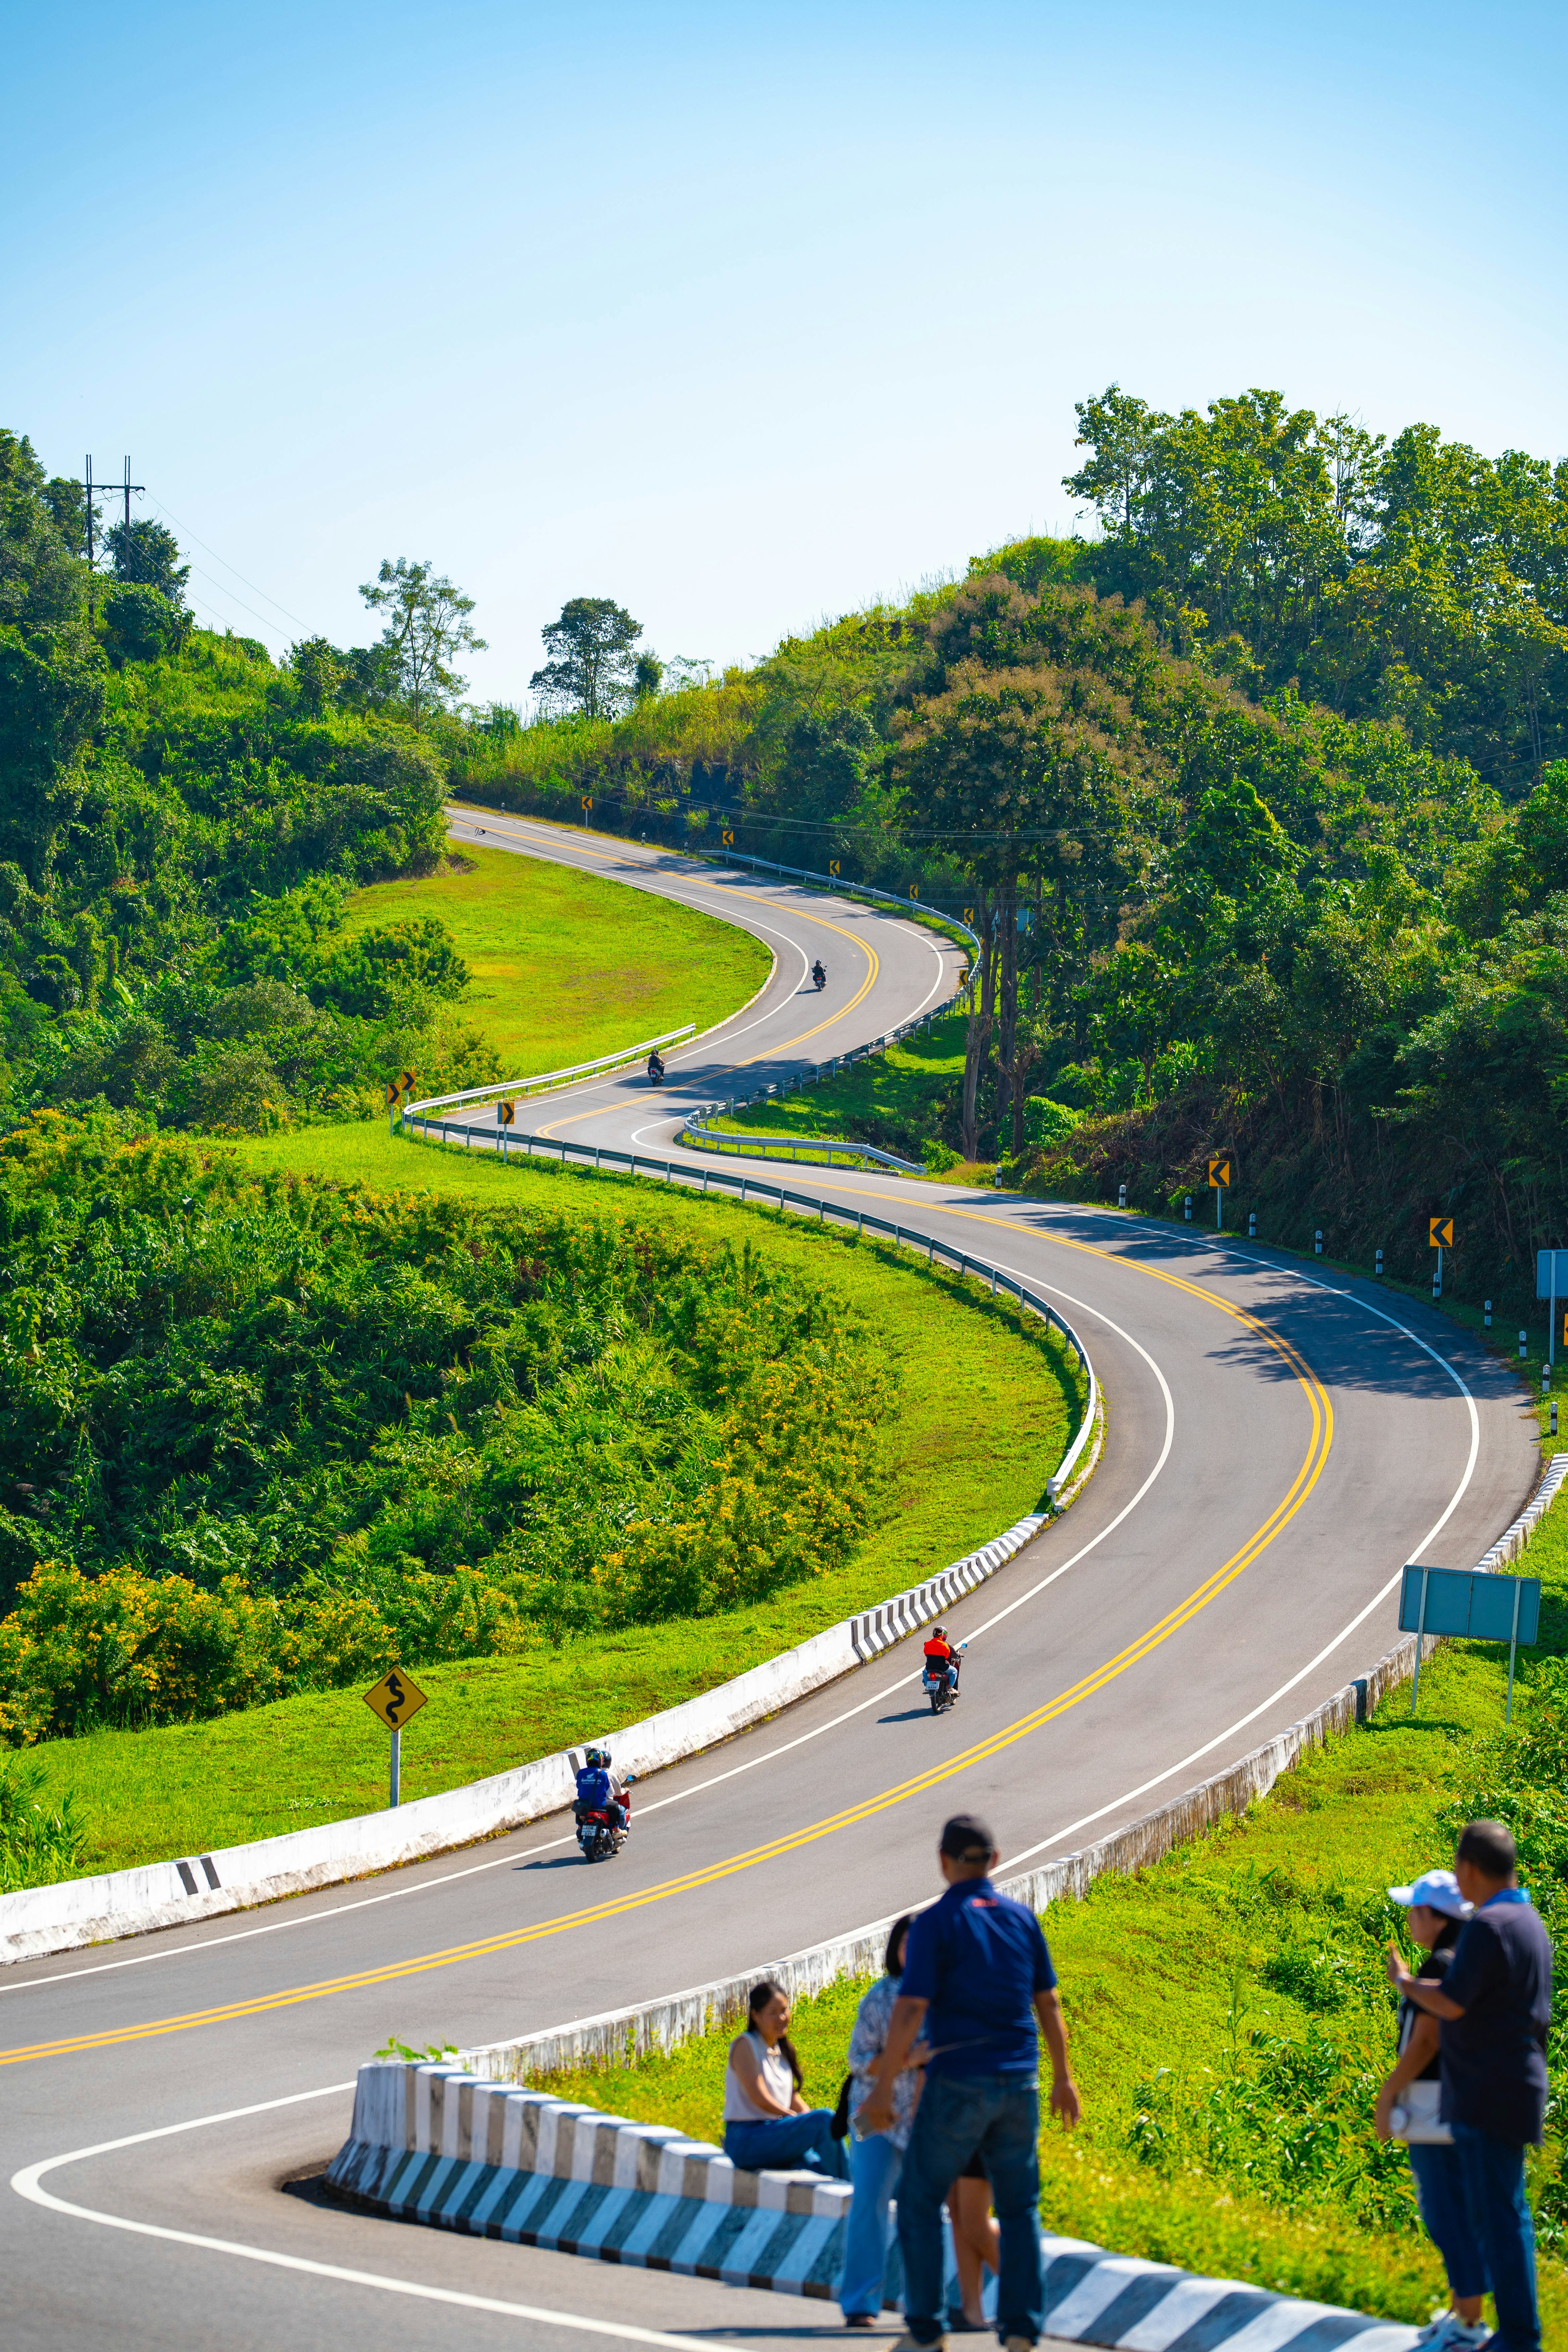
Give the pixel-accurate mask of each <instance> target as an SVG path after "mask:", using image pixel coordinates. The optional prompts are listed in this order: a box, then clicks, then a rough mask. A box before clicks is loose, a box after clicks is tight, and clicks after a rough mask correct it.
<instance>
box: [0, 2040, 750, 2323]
mask: <svg viewBox="0 0 1568 2352" xmlns="http://www.w3.org/2000/svg"><path fill="white" fill-rule="evenodd" d="M353 2087H354V2086H353V2084H352V2083H329V2084H326V2086H325V2087H324V2088H323V2089H321V2090H319V2091H296V2092H295V2093H294V2094H293V2095H292V2096H290V2097H289V2098H286V2099H262V2100H260V2101H259V2102H258V2104H257V2105H255V2106H250V2107H226V2108H225V2110H224V2111H223V2113H222V2114H221V2115H216V2116H192V2118H191V2119H190V2121H189V2122H188V2123H183V2124H165V2125H163V2127H162V2128H161V2129H160V2130H157V2131H144V2132H132V2133H131V2134H129V2135H128V2137H126V2138H124V2139H104V2140H100V2141H99V2142H98V2144H97V2146H96V2147H76V2148H72V2149H71V2150H70V2152H69V2154H68V2155H66V2156H51V2157H47V2158H45V2159H44V2161H43V2162H42V2163H41V2164H29V2165H25V2166H24V2167H23V2168H22V2169H21V2170H20V2171H18V2172H14V2173H13V2174H12V2175H11V2186H12V2188H13V2189H15V2190H16V2194H17V2196H18V2197H25V2198H26V2200H27V2201H28V2203H29V2204H31V2205H41V2206H43V2207H44V2208H45V2209H46V2210H47V2211H49V2212H51V2213H64V2214H65V2215H67V2216H68V2219H70V2220H71V2221H96V2222H97V2223H98V2224H99V2226H100V2228H101V2229H105V2230H127V2231H130V2232H131V2233H132V2236H133V2237H138V2238H157V2239H160V2240H162V2242H163V2244H165V2245H170V2246H195V2247H196V2248H197V2249H198V2250H199V2251H200V2252H204V2253H212V2254H233V2255H237V2256H238V2258H239V2259H240V2261H242V2262H247V2263H268V2265H269V2266H270V2267H271V2268H273V2269H275V2270H283V2271H295V2272H302V2273H304V2275H305V2276H306V2277H307V2278H319V2279H333V2280H335V2281H337V2282H338V2283H339V2284H341V2285H344V2286H368V2287H374V2289H375V2290H376V2292H377V2293H378V2294H406V2295H413V2296H415V2297H416V2299H417V2300H418V2301H420V2302H423V2303H445V2304H449V2305H454V2306H456V2308H457V2309H458V2310H459V2311H493V2312H497V2313H499V2314H500V2316H501V2317H502V2318H504V2319H527V2320H531V2321H532V2322H533V2323H534V2325H535V2326H545V2327H565V2328H569V2329H571V2330H573V2331H574V2333H575V2334H578V2335H583V2336H611V2337H613V2338H614V2339H615V2340H616V2342H617V2343H621V2344H648V2345H654V2346H656V2347H668V2352H713V2347H712V2345H711V2343H710V2342H704V2341H703V2340H702V2339H700V2337H697V2336H668V2335H665V2334H662V2333H661V2332H660V2331H659V2330H658V2328H655V2327H634V2326H630V2325H629V2324H627V2323H626V2322H625V2321H622V2320H615V2319H585V2318H584V2316H583V2315H582V2314H581V2313H580V2312H575V2311H552V2310H551V2309H550V2307H549V2306H548V2305H545V2304H538V2303H509V2302H502V2301H501V2300H500V2298H499V2297H498V2296H496V2295H489V2294H462V2293H461V2292H460V2291H459V2290H458V2289H457V2288H455V2287H445V2286H425V2285H423V2284H420V2283H419V2282H418V2281H417V2280H415V2279H399V2278H388V2277H386V2276H385V2274H384V2273H382V2272H379V2271H360V2270H351V2269H349V2268H348V2267H347V2265H346V2264H344V2263H317V2262H311V2261H310V2259H309V2257H308V2256H306V2255H304V2254H283V2253H278V2252H274V2250H273V2249H272V2248H271V2247H270V2246H249V2245H247V2244H246V2243H245V2242H244V2241H243V2240H241V2239H237V2238H207V2237H203V2236H201V2235H200V2234H199V2233H198V2232H197V2231H195V2230H169V2229H165V2228H164V2227H163V2224H162V2223H161V2222H157V2221H132V2220H131V2219H130V2218H129V2216H128V2215H126V2214H123V2213H100V2212H98V2211H97V2210H95V2209H94V2208H93V2207H92V2206H90V2205H77V2204H73V2203H72V2202H71V2200H69V2199H68V2198H66V2197H57V2196H56V2195H55V2194H54V2191H53V2190H52V2189H46V2188H45V2187H44V2186H43V2180H44V2176H45V2174H46V2173H49V2172H58V2170H59V2168H60V2167H61V2166H62V2165H66V2164H84V2163H85V2162H86V2161H87V2159H88V2158H89V2157H93V2156H112V2155H114V2154H116V2153H117V2152H118V2151H119V2150H120V2149H121V2148H123V2147H145V2145H146V2144H147V2142H148V2141H149V2140H154V2139H169V2138H172V2137H174V2135H175V2134H176V2133H179V2132H188V2131H202V2130H204V2129H205V2127H206V2126H208V2125H211V2124H227V2123H237V2122H238V2121H239V2120H240V2119H241V2118H242V2117H244V2116H265V2115H270V2114H271V2113H273V2112H274V2111H275V2110H276V2109H277V2108H279V2107H294V2106H298V2105H300V2103H301V2102H302V2101H304V2100H307V2099H326V2098H331V2096H333V2095H334V2094H341V2093H343V2092H347V2091H352V2090H353Z"/></svg>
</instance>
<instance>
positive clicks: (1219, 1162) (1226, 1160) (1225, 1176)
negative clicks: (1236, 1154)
mask: <svg viewBox="0 0 1568 2352" xmlns="http://www.w3.org/2000/svg"><path fill="white" fill-rule="evenodd" d="M1209 1182H1210V1183H1211V1184H1212V1185H1213V1186H1214V1229H1215V1233H1216V1234H1217V1233H1218V1232H1219V1231H1220V1219H1221V1215H1222V1204H1223V1202H1224V1200H1225V1196H1226V1192H1227V1191H1228V1190H1229V1187H1230V1154H1229V1152H1228V1151H1222V1152H1219V1153H1217V1154H1216V1155H1215V1157H1214V1158H1213V1159H1212V1160H1210V1161H1209Z"/></svg>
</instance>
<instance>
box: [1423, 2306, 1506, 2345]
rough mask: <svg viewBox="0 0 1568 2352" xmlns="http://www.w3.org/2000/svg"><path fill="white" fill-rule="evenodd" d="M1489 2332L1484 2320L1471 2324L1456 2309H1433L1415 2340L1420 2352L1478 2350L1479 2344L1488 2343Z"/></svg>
mask: <svg viewBox="0 0 1568 2352" xmlns="http://www.w3.org/2000/svg"><path fill="white" fill-rule="evenodd" d="M1491 2334H1492V2331H1491V2329H1490V2328H1489V2327H1488V2326H1486V2324H1485V2322H1484V2321H1479V2320H1478V2321H1477V2322H1476V2323H1475V2324H1474V2325H1473V2326H1472V2325H1471V2324H1470V2322H1469V2321H1468V2320H1464V2319H1461V2318H1460V2317H1459V2315H1458V2312H1457V2311H1435V2312H1434V2313H1433V2314H1432V2316H1431V2318H1430V2319H1429V2320H1428V2321H1427V2323H1426V2326H1425V2327H1424V2328H1423V2329H1422V2330H1421V2333H1420V2335H1419V2336H1417V2337H1416V2338H1415V2341H1416V2344H1417V2345H1418V2346H1419V2347H1420V2352H1479V2347H1481V2345H1483V2344H1489V2343H1490V2341H1491Z"/></svg>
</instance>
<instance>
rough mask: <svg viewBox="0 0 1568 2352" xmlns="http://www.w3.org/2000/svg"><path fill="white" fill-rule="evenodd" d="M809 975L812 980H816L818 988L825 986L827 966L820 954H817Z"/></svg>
mask: <svg viewBox="0 0 1568 2352" xmlns="http://www.w3.org/2000/svg"><path fill="white" fill-rule="evenodd" d="M811 976H812V978H813V980H815V981H816V985H817V987H818V988H819V989H822V988H826V985H827V966H826V964H825V963H824V962H823V961H822V959H821V957H820V956H818V958H817V960H816V962H815V963H814V964H813V965H812V967H811Z"/></svg>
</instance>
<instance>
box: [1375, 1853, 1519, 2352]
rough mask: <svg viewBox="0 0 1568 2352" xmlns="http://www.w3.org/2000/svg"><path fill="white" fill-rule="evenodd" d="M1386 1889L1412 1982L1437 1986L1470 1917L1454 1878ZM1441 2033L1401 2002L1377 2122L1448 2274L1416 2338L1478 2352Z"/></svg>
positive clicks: (1472, 2249) (1474, 2278)
mask: <svg viewBox="0 0 1568 2352" xmlns="http://www.w3.org/2000/svg"><path fill="white" fill-rule="evenodd" d="M1388 1893H1389V1898H1390V1900H1391V1901H1392V1902H1394V1903H1397V1904H1399V1905H1401V1906H1403V1907H1404V1909H1405V1911H1407V1912H1408V1914H1409V1924H1410V1933H1411V1935H1412V1936H1413V1937H1414V1938H1415V1941H1416V1943H1418V1944H1423V1945H1425V1947H1426V1958H1425V1959H1424V1960H1423V1961H1422V1963H1421V1966H1420V1967H1419V1968H1418V1969H1416V1971H1415V1976H1416V1981H1417V1982H1418V1983H1423V1984H1439V1985H1440V1984H1441V1983H1442V1982H1443V1980H1444V1979H1445V1978H1446V1977H1447V1973H1448V1970H1449V1969H1450V1968H1451V1966H1452V1965H1453V1959H1454V1948H1455V1947H1456V1945H1457V1944H1458V1940H1459V1937H1460V1935H1461V1933H1462V1932H1463V1929H1464V1924H1465V1921H1466V1920H1467V1919H1468V1917H1469V1916H1470V1906H1469V1905H1468V1903H1467V1902H1466V1900H1465V1898H1464V1896H1463V1895H1461V1894H1460V1892H1459V1882H1458V1879H1457V1878H1456V1877H1455V1875H1454V1874H1453V1872H1452V1871H1451V1870H1424V1871H1423V1872H1422V1874H1421V1875H1420V1877H1419V1878H1417V1879H1416V1880H1415V1881H1414V1883H1413V1884H1412V1885H1409V1886H1391V1887H1390V1888H1389V1890H1388ZM1441 2033H1442V2028H1441V2026H1440V2025H1439V2024H1438V2022H1437V2021H1436V2018H1435V2017H1427V2016H1426V2015H1425V2014H1424V2013H1423V2012H1422V2011H1420V2010H1418V2009H1417V2008H1416V2007H1415V2004H1414V2002H1412V2001H1408V2000H1404V2001H1401V2002H1400V2004H1399V2059H1398V2063H1397V2064H1396V2065H1395V2066H1394V2071H1393V2073H1392V2074H1390V2075H1389V2076H1388V2078H1387V2080H1386V2081H1385V2082H1384V2085H1383V2087H1382V2089H1381V2090H1380V2091H1379V2092H1378V2095H1377V2114H1376V2116H1375V2119H1374V2127H1375V2129H1376V2132H1377V2136H1378V2137H1379V2139H1392V2138H1393V2137H1394V2133H1395V2129H1396V2127H1397V2129H1398V2132H1399V2136H1400V2137H1402V2138H1403V2139H1404V2140H1405V2142H1406V2148H1405V2153H1406V2155H1407V2156H1408V2157H1409V2158H1410V2171H1411V2177H1412V2178H1413V2179H1414V2180H1415V2201H1416V2203H1417V2204H1418V2205H1419V2206H1420V2208H1421V2219H1422V2221H1423V2222H1424V2224H1425V2225H1426V2235H1427V2236H1428V2237H1429V2238H1430V2239H1431V2241H1432V2243H1433V2244H1434V2245H1435V2246H1436V2249H1437V2252H1439V2253H1440V2254H1441V2255H1442V2257H1443V2269H1444V2271H1445V2273H1447V2281H1448V2298H1449V2301H1448V2308H1447V2311H1435V2312H1434V2313H1433V2315H1432V2320H1431V2325H1430V2326H1426V2327H1424V2328H1423V2329H1422V2331H1421V2334H1420V2336H1418V2337H1417V2339H1416V2341H1417V2342H1418V2344H1420V2345H1421V2346H1422V2347H1424V2352H1479V2347H1481V2346H1482V2345H1484V2344H1485V2342H1486V2340H1487V2337H1488V2336H1489V2335H1490V2333H1491V2330H1490V2329H1489V2327H1488V2326H1486V2325H1485V2324H1484V2322H1483V2321H1482V2318H1481V2298H1482V2296H1483V2295H1484V2294H1486V2291H1487V2266H1486V2263H1485V2262H1484V2261H1483V2260H1482V2258H1481V2250H1480V2247H1479V2245H1478V2243H1477V2242H1476V2233H1475V2231H1473V2230H1472V2229H1471V2227H1470V2216H1469V2210H1468V2207H1467V2205H1466V2202H1465V2169H1464V2166H1463V2164H1462V2162H1461V2161H1460V2158H1459V2151H1458V2148H1457V2147H1455V2146H1454V2135H1453V2132H1452V2131H1451V2130H1450V2128H1449V2126H1447V2124H1446V2123H1444V2122H1442V2120H1441V2119H1440V2117H1439V2115H1438V2112H1437V2110H1438V2106H1439V2104H1440V2095H1441V2091H1442V2067H1441V2065H1440V2063H1439V2061H1438V2054H1437V2053H1438V2046H1439V2037H1440V2035H1441ZM1401 2109H1403V2111H1404V2112H1403V2117H1402V2116H1401V2113H1400V2110H1401Z"/></svg>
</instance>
